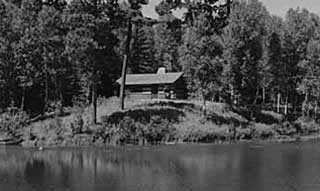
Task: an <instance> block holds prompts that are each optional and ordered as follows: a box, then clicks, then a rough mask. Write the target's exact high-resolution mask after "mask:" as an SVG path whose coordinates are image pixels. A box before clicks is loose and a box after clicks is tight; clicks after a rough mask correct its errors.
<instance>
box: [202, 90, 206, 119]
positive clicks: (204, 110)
mask: <svg viewBox="0 0 320 191" xmlns="http://www.w3.org/2000/svg"><path fill="white" fill-rule="evenodd" d="M202 112H203V116H206V115H207V105H206V97H205V95H204V94H202Z"/></svg>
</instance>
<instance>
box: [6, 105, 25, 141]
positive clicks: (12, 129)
mask: <svg viewBox="0 0 320 191" xmlns="http://www.w3.org/2000/svg"><path fill="white" fill-rule="evenodd" d="M28 119H29V117H28V115H27V114H26V113H25V112H21V111H7V112H5V113H2V114H0V132H1V131H2V132H6V133H9V134H11V135H13V136H19V135H18V134H19V132H18V131H19V130H21V129H22V128H23V127H25V126H26V124H27V121H28Z"/></svg>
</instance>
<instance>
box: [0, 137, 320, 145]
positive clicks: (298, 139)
mask: <svg viewBox="0 0 320 191" xmlns="http://www.w3.org/2000/svg"><path fill="white" fill-rule="evenodd" d="M317 140H320V134H314V135H303V136H297V137H288V138H279V139H277V138H270V139H252V140H231V141H216V142H164V143H159V144H146V145H135V144H123V145H112V144H100V145H98V144H94V143H92V144H88V145H64V144H60V145H43V146H40V145H33V146H30V145H27V146H23V144H19V145H0V147H17V148H30V149H34V148H41V149H64V148H72V149H83V148H98V149H103V148H115V149H118V148H128V147H132V148H139V147H140V148H141V147H151V148H152V147H157V146H177V145H231V144H244V143H249V144H250V143H252V144H286V143H303V142H308V141H317Z"/></svg>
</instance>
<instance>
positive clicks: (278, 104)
mask: <svg viewBox="0 0 320 191" xmlns="http://www.w3.org/2000/svg"><path fill="white" fill-rule="evenodd" d="M277 97H278V98H277V113H280V99H281V94H280V93H278V96H277Z"/></svg>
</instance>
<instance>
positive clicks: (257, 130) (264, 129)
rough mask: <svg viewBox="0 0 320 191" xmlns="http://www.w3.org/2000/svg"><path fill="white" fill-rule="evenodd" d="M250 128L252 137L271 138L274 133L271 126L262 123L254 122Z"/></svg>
mask: <svg viewBox="0 0 320 191" xmlns="http://www.w3.org/2000/svg"><path fill="white" fill-rule="evenodd" d="M252 129H253V132H252V134H253V137H254V138H258V139H267V138H271V137H273V136H274V135H275V134H276V132H275V130H274V127H273V126H271V125H266V124H262V123H257V124H255V125H254V127H253V128H252Z"/></svg>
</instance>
